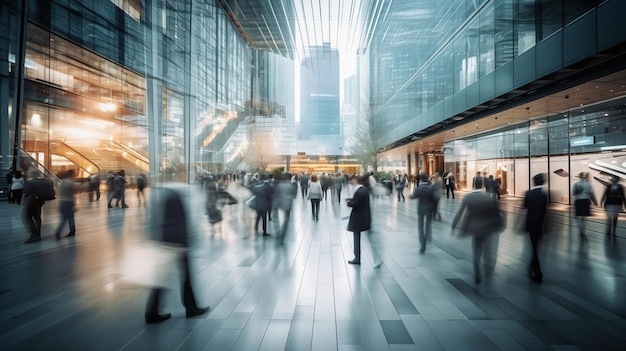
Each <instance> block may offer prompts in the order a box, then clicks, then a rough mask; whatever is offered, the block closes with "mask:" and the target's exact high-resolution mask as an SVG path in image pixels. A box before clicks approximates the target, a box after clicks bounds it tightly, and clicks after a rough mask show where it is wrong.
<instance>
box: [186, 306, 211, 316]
mask: <svg viewBox="0 0 626 351" xmlns="http://www.w3.org/2000/svg"><path fill="white" fill-rule="evenodd" d="M208 311H209V307H208V306H207V307H196V308H193V309H190V310H187V312H186V315H187V318H191V317H195V316H199V315H201V314H205V313H207V312H208Z"/></svg>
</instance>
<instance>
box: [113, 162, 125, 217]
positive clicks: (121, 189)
mask: <svg viewBox="0 0 626 351" xmlns="http://www.w3.org/2000/svg"><path fill="white" fill-rule="evenodd" d="M113 191H114V192H115V197H116V200H115V207H119V204H120V201H121V202H122V208H128V205H127V204H126V196H125V194H124V193H125V192H126V171H124V170H121V171H119V172H118V173H117V175H116V176H115V179H114V180H113Z"/></svg>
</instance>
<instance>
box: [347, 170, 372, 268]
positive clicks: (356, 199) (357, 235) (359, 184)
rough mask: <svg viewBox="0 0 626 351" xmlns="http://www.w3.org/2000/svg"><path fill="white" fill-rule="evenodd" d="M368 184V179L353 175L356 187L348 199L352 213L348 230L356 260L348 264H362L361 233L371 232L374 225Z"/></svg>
mask: <svg viewBox="0 0 626 351" xmlns="http://www.w3.org/2000/svg"><path fill="white" fill-rule="evenodd" d="M367 182H368V179H367V178H366V177H359V176H356V175H353V176H352V178H351V179H350V183H351V184H352V185H353V186H354V187H355V191H354V195H353V196H352V197H351V198H349V199H346V201H347V202H348V204H347V205H348V207H351V208H352V211H350V219H349V220H348V227H347V230H348V231H350V232H352V237H353V241H354V258H353V259H352V260H350V261H348V263H350V264H356V265H360V264H361V232H363V231H366V230H370V228H371V224H372V213H371V209H370V194H369V192H368V191H367V188H366V187H365V186H364V185H365V184H366V183H367Z"/></svg>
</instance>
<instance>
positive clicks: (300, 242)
mask: <svg viewBox="0 0 626 351" xmlns="http://www.w3.org/2000/svg"><path fill="white" fill-rule="evenodd" d="M193 189H194V190H198V189H197V188H195V187H194V188H193ZM231 191H232V192H233V193H234V194H236V196H238V197H239V198H240V199H242V200H243V199H245V197H246V196H247V195H246V191H247V190H245V189H242V188H232V189H231ZM195 193H196V194H197V193H199V191H195ZM127 194H128V195H127V197H128V198H129V203H130V205H131V207H130V208H128V209H119V208H113V209H107V208H106V203H105V202H103V201H102V200H101V201H98V202H94V203H89V202H88V201H87V196H86V195H85V194H81V195H79V202H80V203H79V211H78V212H77V213H76V219H77V234H76V237H75V238H73V239H66V238H63V239H62V240H60V241H56V240H55V239H54V236H53V233H54V229H55V227H56V224H57V223H58V218H59V217H58V214H57V208H56V206H57V204H56V203H55V202H54V201H53V202H51V203H49V204H47V205H45V206H44V215H43V218H44V229H43V235H44V237H43V240H42V241H41V242H40V243H34V244H24V243H23V242H24V240H26V234H25V231H24V229H23V226H22V223H21V219H20V211H21V208H20V207H19V206H16V205H10V204H7V203H1V204H0V250H1V252H0V277H1V278H0V345H2V346H0V347H1V348H2V349H4V350H74V349H75V350H117V349H125V350H144V349H157V350H175V349H180V350H230V349H234V350H258V349H260V350H282V349H288V350H442V349H445V350H496V349H503V350H521V349H528V350H544V349H545V350H548V349H558V350H576V349H587V350H612V349H614V350H624V349H626V284H625V283H626V279H625V276H626V265H625V264H624V260H625V258H626V242H625V241H624V237H625V236H626V224H625V223H624V220H623V219H622V221H621V222H620V228H619V229H618V231H619V233H618V238H616V239H608V238H607V237H606V236H605V235H604V214H603V213H602V212H600V211H598V212H597V213H596V214H595V216H594V217H592V218H591V219H590V221H589V224H588V230H587V234H588V240H587V241H586V242H583V241H581V240H580V239H579V236H578V233H577V230H576V228H575V227H572V225H573V224H574V220H573V219H572V218H570V213H569V208H568V207H567V206H556V207H554V208H553V209H552V210H551V213H550V216H549V220H550V232H549V233H548V234H546V236H545V239H544V241H543V242H542V244H541V250H542V252H541V260H542V265H543V270H544V282H543V284H541V285H539V284H536V283H533V282H531V281H529V279H528V278H527V274H526V272H527V264H528V262H529V259H530V257H529V256H530V251H529V240H528V238H527V237H526V236H525V235H520V234H517V233H515V231H514V230H513V228H514V226H515V224H516V222H517V220H518V218H519V217H521V216H520V213H523V212H522V211H521V210H520V208H519V199H515V198H503V199H502V201H501V203H502V206H503V208H504V209H505V210H506V212H507V213H508V227H509V228H508V229H507V231H506V232H504V233H503V234H501V235H500V237H499V250H498V263H497V267H496V271H495V274H494V275H493V276H491V277H489V278H487V279H486V280H485V281H483V283H481V284H474V279H473V274H472V266H471V251H470V241H469V239H461V238H457V237H452V236H451V235H450V226H449V222H450V220H451V217H452V216H453V215H454V213H455V212H456V210H457V209H458V207H459V203H460V199H459V197H457V199H456V200H452V199H446V198H445V197H444V198H442V200H441V204H440V212H441V214H442V216H443V221H441V222H435V223H434V234H433V239H432V243H430V244H429V246H428V248H427V250H426V254H425V255H420V254H419V253H418V248H419V247H418V241H417V235H416V229H415V228H416V219H415V218H416V215H415V214H416V203H415V202H414V201H412V200H408V199H407V201H406V202H397V200H395V198H393V197H385V198H379V199H375V200H374V201H373V202H372V211H373V216H374V229H373V230H372V231H371V232H369V233H367V234H364V236H365V237H366V238H367V239H365V240H364V243H363V251H364V253H363V258H362V265H361V266H352V265H349V264H347V262H346V261H347V260H349V259H351V258H352V236H351V234H350V233H348V232H346V231H345V227H346V222H347V221H346V220H345V219H342V218H343V217H345V215H346V214H347V213H348V210H347V208H346V207H345V204H344V203H341V204H340V203H338V202H331V201H330V200H326V201H322V205H321V215H320V220H319V222H314V221H312V220H311V216H310V209H309V206H310V205H309V204H308V203H306V202H305V201H303V200H302V199H301V198H298V199H297V200H296V201H295V204H294V213H293V217H292V221H291V224H290V231H289V236H288V238H287V241H286V243H285V245H283V246H280V245H277V241H276V240H275V234H276V233H278V228H277V227H276V226H277V225H278V221H277V218H276V215H274V220H273V221H272V222H270V225H269V227H270V229H269V230H268V231H269V232H270V233H272V234H274V235H272V236H271V237H269V238H262V237H259V236H255V235H254V233H253V229H252V223H253V219H254V217H253V214H252V213H250V212H249V211H250V210H248V209H247V208H246V207H245V206H244V205H243V204H242V202H243V201H241V202H240V204H239V205H233V206H227V207H225V208H224V221H223V222H221V223H220V224H218V225H217V226H216V227H215V228H210V227H209V224H208V221H207V218H206V216H205V215H204V214H203V213H204V211H203V208H202V205H201V204H200V203H196V204H195V205H192V206H191V208H192V210H191V211H190V212H191V214H192V217H193V218H194V220H195V222H196V223H197V231H196V233H197V235H196V236H195V240H194V243H195V244H194V247H193V250H192V273H193V281H194V287H195V293H196V297H197V299H198V300H199V302H200V304H202V305H209V306H210V307H211V311H210V313H208V314H206V315H203V316H200V317H196V318H191V319H187V318H185V311H184V309H183V307H182V306H181V303H180V295H179V291H178V281H177V280H176V278H174V279H172V280H171V281H170V285H171V287H172V289H171V291H169V292H168V293H166V294H165V296H166V297H165V301H164V306H163V311H164V312H171V313H172V318H171V319H170V320H167V321H165V322H163V323H160V324H156V325H146V324H145V323H144V318H143V314H144V306H145V301H146V298H147V294H148V287H147V286H144V285H142V284H141V283H139V280H138V279H137V278H136V276H138V275H139V276H141V274H137V273H145V272H144V271H143V269H145V268H144V267H145V263H146V261H147V260H144V259H143V256H142V253H143V254H145V251H146V250H145V249H143V245H144V239H145V237H146V232H147V231H149V230H148V229H147V228H149V226H147V225H146V214H147V213H149V212H150V206H148V207H147V208H144V207H139V206H137V202H136V199H135V197H134V192H133V191H132V190H129V191H127ZM460 195H461V196H462V195H463V194H460ZM191 202H192V203H193V200H191ZM152 208H154V206H153V207H152ZM370 243H371V244H370ZM379 261H382V262H383V263H382V265H381V266H380V267H379V268H375V265H376V264H377V263H378V262H379ZM129 262H130V263H131V264H130V265H129ZM129 266H130V267H131V268H129ZM146 274H147V273H146ZM144 275H145V274H144ZM133 276H135V277H134V278H131V277H133Z"/></svg>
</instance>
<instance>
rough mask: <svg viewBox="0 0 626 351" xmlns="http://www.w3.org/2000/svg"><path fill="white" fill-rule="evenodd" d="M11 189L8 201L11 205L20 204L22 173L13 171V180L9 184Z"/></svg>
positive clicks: (22, 185) (22, 184) (22, 182)
mask: <svg viewBox="0 0 626 351" xmlns="http://www.w3.org/2000/svg"><path fill="white" fill-rule="evenodd" d="M9 186H10V188H11V192H10V194H9V199H10V201H9V202H11V203H14V204H15V203H16V204H18V205H19V204H21V203H22V192H23V190H24V177H23V176H22V172H20V171H15V173H13V178H12V179H11V184H10V185H9Z"/></svg>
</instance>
